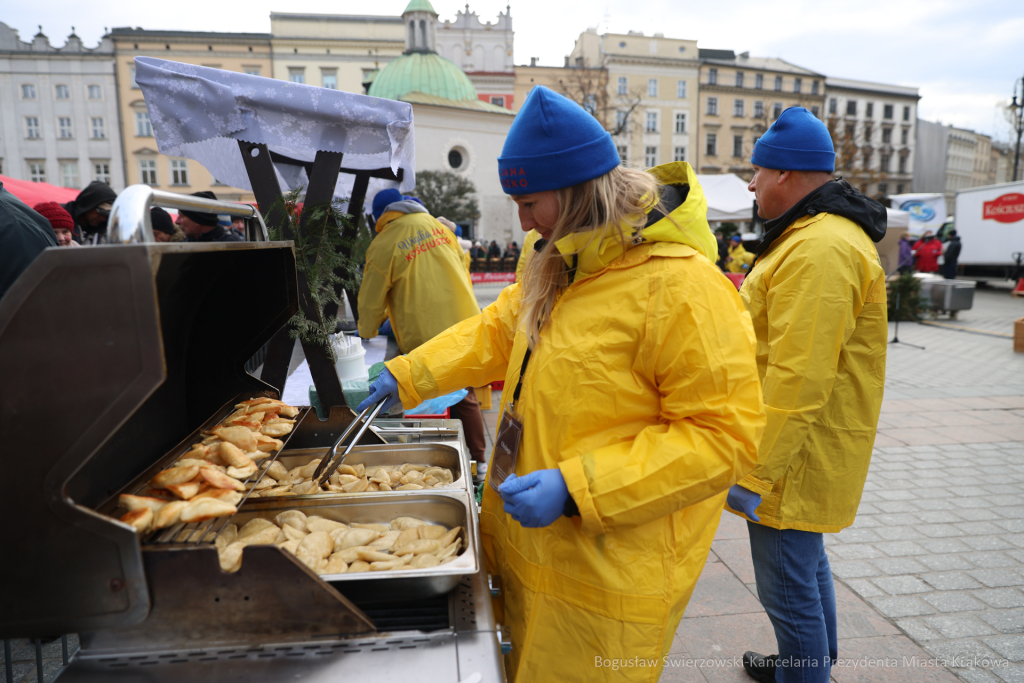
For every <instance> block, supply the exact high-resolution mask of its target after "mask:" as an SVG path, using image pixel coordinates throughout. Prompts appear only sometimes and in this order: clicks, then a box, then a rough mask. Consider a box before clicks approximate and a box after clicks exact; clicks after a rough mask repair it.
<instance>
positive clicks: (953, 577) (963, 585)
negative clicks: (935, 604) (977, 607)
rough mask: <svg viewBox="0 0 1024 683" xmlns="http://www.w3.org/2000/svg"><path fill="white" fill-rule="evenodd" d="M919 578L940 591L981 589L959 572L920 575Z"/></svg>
mask: <svg viewBox="0 0 1024 683" xmlns="http://www.w3.org/2000/svg"><path fill="white" fill-rule="evenodd" d="M921 578H922V579H924V580H925V581H927V582H928V584H930V585H931V586H934V587H935V588H936V589H937V590H940V591H957V590H968V589H971V588H981V584H980V583H978V582H977V581H975V580H974V579H972V578H971V577H969V576H967V575H966V574H961V573H960V572H953V573H950V574H922V575H921Z"/></svg>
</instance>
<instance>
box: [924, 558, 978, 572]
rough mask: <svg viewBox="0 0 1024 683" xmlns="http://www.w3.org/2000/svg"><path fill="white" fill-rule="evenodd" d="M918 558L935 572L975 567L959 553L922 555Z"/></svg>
mask: <svg viewBox="0 0 1024 683" xmlns="http://www.w3.org/2000/svg"><path fill="white" fill-rule="evenodd" d="M917 560H918V561H919V562H920V563H921V564H923V565H925V566H927V567H928V568H929V569H931V570H932V571H934V572H948V571H953V570H954V569H974V565H973V564H971V563H970V562H968V561H967V560H965V559H964V558H962V557H960V556H959V555H921V556H918V557H917Z"/></svg>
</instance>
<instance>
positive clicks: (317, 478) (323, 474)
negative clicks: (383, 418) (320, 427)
mask: <svg viewBox="0 0 1024 683" xmlns="http://www.w3.org/2000/svg"><path fill="white" fill-rule="evenodd" d="M389 398H391V394H387V395H386V396H384V398H382V399H381V400H379V401H377V402H376V403H374V404H373V405H371V406H367V407H366V409H365V410H363V412H361V413H359V414H358V415H356V418H355V419H354V420H352V421H351V422H350V423H349V424H348V427H345V431H344V432H342V433H341V436H339V437H338V440H337V441H335V442H334V445H333V446H331V450H329V451H328V452H327V457H325V458H324V459H323V460H321V461H320V464H319V465H317V467H316V471H315V472H313V481H314V482H316V487H317V488H320V487H321V486H322V485H323V482H324V480H325V479H329V478H330V476H331V475H332V474H334V473H335V471H337V469H338V468H339V467H341V465H342V463H344V462H345V458H346V457H348V454H349V453H351V452H352V449H353V448H355V447H356V444H357V443H359V439H361V438H363V434H365V433H366V430H367V429H369V428H370V423H371V422H373V421H374V420H375V419H377V413H379V412H380V411H381V408H383V407H384V404H385V403H387V401H388V399H389ZM367 413H369V417H367ZM360 421H362V422H360ZM357 425H358V427H359V431H358V432H356V435H355V436H354V437H352V441H350V442H349V444H348V446H346V447H345V451H344V452H343V453H342V454H341V457H340V458H338V446H340V445H341V444H342V442H343V441H345V439H346V438H348V435H349V434H351V433H352V431H353V430H354V429H355V428H356V426H357ZM335 458H337V462H335Z"/></svg>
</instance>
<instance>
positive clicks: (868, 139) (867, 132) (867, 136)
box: [864, 123, 872, 142]
mask: <svg viewBox="0 0 1024 683" xmlns="http://www.w3.org/2000/svg"><path fill="white" fill-rule="evenodd" d="M871 133H872V129H871V124H870V123H865V124H864V142H871Z"/></svg>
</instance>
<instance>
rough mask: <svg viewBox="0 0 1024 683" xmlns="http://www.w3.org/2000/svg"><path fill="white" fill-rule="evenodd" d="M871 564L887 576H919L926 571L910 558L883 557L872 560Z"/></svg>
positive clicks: (926, 569) (921, 565)
mask: <svg viewBox="0 0 1024 683" xmlns="http://www.w3.org/2000/svg"><path fill="white" fill-rule="evenodd" d="M871 564H873V565H874V566H875V567H877V568H878V569H881V570H882V571H883V572H885V573H886V574H889V575H898V574H920V573H923V572H927V571H928V568H927V567H925V566H924V565H923V564H921V563H920V562H918V561H917V560H915V559H913V558H910V557H884V558H879V559H876V560H873V561H872V562H871ZM865 576H866V575H865Z"/></svg>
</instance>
